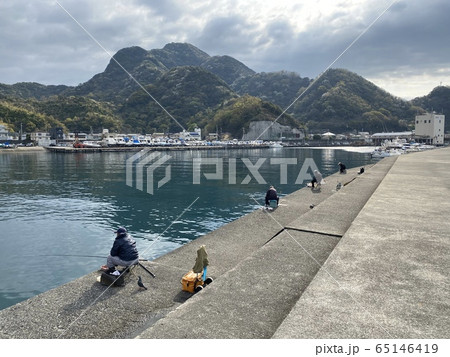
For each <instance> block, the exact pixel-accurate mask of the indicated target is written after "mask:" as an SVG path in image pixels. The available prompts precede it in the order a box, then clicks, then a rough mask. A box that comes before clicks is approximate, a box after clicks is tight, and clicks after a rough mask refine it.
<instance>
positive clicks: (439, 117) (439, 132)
mask: <svg viewBox="0 0 450 357" xmlns="http://www.w3.org/2000/svg"><path fill="white" fill-rule="evenodd" d="M444 124H445V115H443V114H436V113H427V114H423V115H417V116H416V125H415V128H416V130H415V137H416V139H424V140H426V141H427V142H428V143H430V144H433V145H443V144H444Z"/></svg>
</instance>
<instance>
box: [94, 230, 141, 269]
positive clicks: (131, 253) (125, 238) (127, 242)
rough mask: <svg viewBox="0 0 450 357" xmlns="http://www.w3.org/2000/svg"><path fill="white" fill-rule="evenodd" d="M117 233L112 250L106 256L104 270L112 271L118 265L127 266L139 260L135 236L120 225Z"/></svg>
mask: <svg viewBox="0 0 450 357" xmlns="http://www.w3.org/2000/svg"><path fill="white" fill-rule="evenodd" d="M116 234H117V235H116V239H115V240H114V244H113V246H112V248H111V252H110V254H109V255H108V257H107V258H106V265H103V266H102V269H103V270H110V271H112V270H114V269H115V267H116V266H117V265H121V266H124V267H127V266H130V265H134V264H137V262H138V261H139V253H138V251H137V249H136V242H135V240H134V239H133V237H132V236H131V235H130V234H128V232H127V230H126V229H125V228H123V227H120V228H119V229H118V230H117V231H116Z"/></svg>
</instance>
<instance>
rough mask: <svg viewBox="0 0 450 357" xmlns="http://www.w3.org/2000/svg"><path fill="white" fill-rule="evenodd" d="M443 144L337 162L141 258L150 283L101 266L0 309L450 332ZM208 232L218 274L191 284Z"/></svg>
mask: <svg viewBox="0 0 450 357" xmlns="http://www.w3.org/2000/svg"><path fill="white" fill-rule="evenodd" d="M448 158H449V149H447V148H445V149H439V150H432V151H427V152H422V153H414V154H408V155H403V156H400V157H392V158H387V159H384V160H382V161H380V162H378V163H377V164H375V165H373V166H372V167H366V171H365V173H364V174H362V175H358V173H357V171H358V169H357V168H355V169H351V170H348V172H347V174H346V175H339V174H334V175H331V176H329V177H327V178H325V180H326V181H327V184H325V185H322V188H321V189H320V191H319V190H315V191H312V190H311V189H308V188H304V189H301V190H299V191H296V192H294V193H292V194H290V195H288V196H285V197H284V198H283V199H282V201H281V202H280V203H281V205H280V206H279V207H278V208H277V209H276V210H275V211H273V212H267V211H264V210H257V211H255V212H252V213H250V214H247V215H245V216H244V217H242V218H240V219H238V220H235V221H233V222H231V223H229V224H227V225H224V226H222V227H221V228H219V229H217V230H215V231H213V232H211V233H209V234H206V235H204V236H202V237H199V238H198V239H196V240H195V241H193V242H191V243H189V244H186V245H184V246H182V247H180V248H178V249H176V250H174V251H172V252H171V253H168V254H166V255H164V256H162V257H160V258H158V259H155V260H154V261H151V262H144V265H145V266H146V267H147V268H148V269H150V270H151V271H153V272H154V273H155V275H156V278H155V279H153V278H151V277H149V276H148V275H147V276H146V275H145V274H146V273H145V272H144V271H140V272H139V271H135V272H134V274H139V275H141V276H142V277H144V279H145V283H146V285H147V286H148V287H149V290H147V291H145V292H140V291H138V288H137V285H136V282H135V280H137V279H136V276H133V275H130V281H129V282H128V283H127V284H126V286H125V287H123V288H110V289H106V287H105V286H102V285H100V284H98V283H97V281H96V278H97V276H98V274H99V273H98V272H93V273H91V274H88V275H86V276H84V277H82V278H80V279H77V280H75V281H73V282H70V283H68V284H65V285H63V286H60V287H58V288H56V289H53V290H51V291H48V292H46V293H44V294H40V295H38V296H36V297H34V298H32V299H29V300H26V301H24V302H22V303H19V304H17V305H14V306H12V307H10V308H8V309H5V310H2V311H0V321H1V328H0V337H2V338H58V337H63V338H112V337H122V338H123V337H128V338H130V337H137V338H271V337H274V338H390V337H395V338H448V335H447V334H448V332H447V330H446V328H445V326H447V324H446V322H445V320H446V319H448V314H445V313H444V312H445V311H448V308H449V304H448V302H446V301H447V300H446V299H445V296H448V284H447V285H445V284H444V283H445V282H446V281H447V282H448V271H446V269H445V262H446V259H447V258H446V257H447V256H448V251H449V242H448V238H447V232H448V229H449V223H448V222H447V217H448V213H450V205H449V204H448V203H446V198H445V197H444V196H443V195H442V192H443V190H448V187H447V186H446V185H447V182H449V180H448V178H449V177H448V176H449V172H450V167H449V166H450V159H448ZM419 164H420V166H421V168H422V170H421V171H417V169H416V168H417V166H419ZM424 180H425V181H426V182H431V183H432V185H431V186H429V185H428V186H426V187H425V185H423V182H424ZM336 182H341V183H342V188H341V189H340V190H337V189H336V185H335V183H336ZM436 205H437V206H439V210H436V209H435V206H436ZM311 207H313V208H311ZM404 207H407V208H408V209H407V210H406V212H405V210H404V209H403V208H404ZM431 216H432V217H433V219H432V220H430V217H431ZM405 223H406V225H405ZM202 244H205V245H206V247H207V250H208V253H209V258H210V262H211V265H210V267H209V269H208V272H209V275H211V276H212V277H213V278H214V282H213V283H212V284H211V285H209V286H208V287H207V288H205V289H204V290H203V291H202V292H200V293H198V294H196V295H190V294H189V293H185V292H182V291H181V284H180V279H181V276H182V275H183V274H184V273H185V272H187V271H188V270H190V269H191V268H192V266H193V264H194V262H195V256H196V254H195V252H196V250H197V249H198V247H199V246H200V245H202ZM137 269H140V268H137ZM442 286H444V287H445V286H447V290H446V288H444V289H442ZM419 304H421V305H419ZM418 306H420V307H418ZM417 309H419V310H420V311H423V313H422V314H417V313H414V312H415V311H417ZM198 321H201V323H198ZM99 326H101V328H99Z"/></svg>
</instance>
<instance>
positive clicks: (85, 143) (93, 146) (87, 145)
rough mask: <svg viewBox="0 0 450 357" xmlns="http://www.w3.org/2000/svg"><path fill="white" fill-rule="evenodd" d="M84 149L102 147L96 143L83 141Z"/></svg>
mask: <svg viewBox="0 0 450 357" xmlns="http://www.w3.org/2000/svg"><path fill="white" fill-rule="evenodd" d="M83 146H84V147H85V148H101V147H102V146H101V145H100V144H99V143H98V142H96V141H83Z"/></svg>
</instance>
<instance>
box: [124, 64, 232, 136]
mask: <svg viewBox="0 0 450 357" xmlns="http://www.w3.org/2000/svg"><path fill="white" fill-rule="evenodd" d="M150 96H152V97H153V98H158V99H157V101H158V103H159V104H160V105H161V106H162V107H163V108H164V109H165V110H164V109H162V108H161V106H160V105H158V104H157V103H156V102H155V100H153V99H152V98H151V97H150ZM236 97H237V95H236V94H235V93H234V92H233V91H232V90H231V89H230V88H229V87H228V85H227V84H226V83H225V82H224V81H223V80H221V79H220V78H219V77H217V76H216V75H214V74H212V73H210V72H208V71H206V70H205V69H203V68H201V67H196V66H185V67H173V68H172V69H171V70H169V71H168V72H167V73H164V74H163V75H162V77H161V78H159V79H158V80H157V81H156V82H155V83H154V84H151V85H149V86H146V87H145V91H144V90H142V89H140V90H138V91H136V92H134V93H133V94H132V95H131V96H130V97H129V98H128V99H127V100H126V101H125V103H124V104H123V106H122V107H121V108H120V111H119V114H120V116H121V117H122V118H123V123H124V126H125V128H126V129H128V130H132V129H133V128H143V132H145V133H151V132H155V131H157V132H167V131H171V132H177V131H180V130H181V129H182V127H181V126H183V127H185V128H186V127H187V126H189V125H194V124H196V123H195V121H199V122H203V121H204V120H205V118H208V116H209V115H211V113H212V112H213V111H214V110H215V109H216V108H217V107H219V106H221V105H223V104H224V103H225V102H227V101H228V100H230V99H232V98H236ZM177 122H178V123H179V124H181V125H178V124H177Z"/></svg>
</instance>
